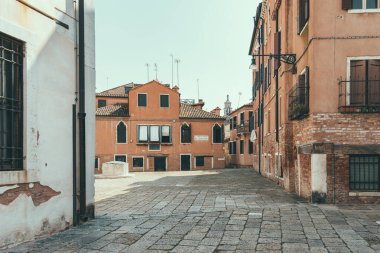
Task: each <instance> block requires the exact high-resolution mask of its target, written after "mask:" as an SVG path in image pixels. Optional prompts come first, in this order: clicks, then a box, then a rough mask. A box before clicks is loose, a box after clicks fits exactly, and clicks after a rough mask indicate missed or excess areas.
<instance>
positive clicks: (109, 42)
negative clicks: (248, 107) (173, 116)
mask: <svg viewBox="0 0 380 253" xmlns="http://www.w3.org/2000/svg"><path fill="white" fill-rule="evenodd" d="M258 3H259V1H258V0H190V1H185V0H112V1H106V0H97V1H96V3H95V8H96V10H95V15H96V18H95V22H96V24H95V26H96V90H97V92H99V91H102V90H106V89H110V88H112V87H116V86H119V85H122V84H125V83H130V82H134V83H146V82H147V81H148V73H147V67H146V64H147V63H148V64H149V65H150V67H149V70H150V71H149V80H153V79H156V72H155V71H154V64H157V69H158V71H157V79H158V81H160V82H161V83H167V84H171V83H172V57H171V56H170V55H171V54H173V55H174V59H179V60H180V63H179V64H178V68H179V71H178V72H179V85H178V86H179V88H180V93H181V98H183V99H196V100H197V99H198V89H197V79H199V98H200V99H203V100H204V101H205V106H204V109H206V110H212V109H213V108H215V107H216V106H219V107H220V108H222V109H223V107H224V101H225V100H226V96H227V94H229V95H230V101H231V102H232V107H233V108H237V107H238V105H243V104H245V103H248V102H250V98H251V84H252V80H251V71H250V69H249V65H250V57H249V56H248V50H249V45H250V41H251V36H252V31H253V16H254V15H255V11H256V7H257V5H258ZM177 82H178V80H177V65H176V63H174V84H177ZM239 93H241V96H239ZM239 97H240V99H239Z"/></svg>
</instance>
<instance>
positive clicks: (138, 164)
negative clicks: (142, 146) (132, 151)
mask: <svg viewBox="0 0 380 253" xmlns="http://www.w3.org/2000/svg"><path fill="white" fill-rule="evenodd" d="M132 165H133V168H144V157H133V158H132Z"/></svg>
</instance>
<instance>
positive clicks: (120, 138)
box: [117, 122, 127, 143]
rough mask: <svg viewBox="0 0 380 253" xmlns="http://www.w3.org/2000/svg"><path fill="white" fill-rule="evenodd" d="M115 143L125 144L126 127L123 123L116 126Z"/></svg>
mask: <svg viewBox="0 0 380 253" xmlns="http://www.w3.org/2000/svg"><path fill="white" fill-rule="evenodd" d="M117 143H127V126H126V125H125V124H124V122H120V123H119V124H118V125H117Z"/></svg>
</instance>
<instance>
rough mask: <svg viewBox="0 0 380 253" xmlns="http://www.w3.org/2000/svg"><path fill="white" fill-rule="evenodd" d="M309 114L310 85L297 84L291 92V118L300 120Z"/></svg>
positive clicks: (289, 115) (289, 114)
mask: <svg viewBox="0 0 380 253" xmlns="http://www.w3.org/2000/svg"><path fill="white" fill-rule="evenodd" d="M308 115H309V87H308V86H306V85H299V84H297V85H296V86H294V87H293V88H292V89H291V90H290V92H289V110H288V117H289V120H300V119H303V118H306V117H307V116H308Z"/></svg>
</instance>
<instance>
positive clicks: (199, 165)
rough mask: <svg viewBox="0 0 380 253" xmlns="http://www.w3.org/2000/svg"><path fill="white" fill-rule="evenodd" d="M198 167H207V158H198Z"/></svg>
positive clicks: (196, 158)
mask: <svg viewBox="0 0 380 253" xmlns="http://www.w3.org/2000/svg"><path fill="white" fill-rule="evenodd" d="M195 161H196V166H197V167H202V166H205V157H204V156H197V157H195Z"/></svg>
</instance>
